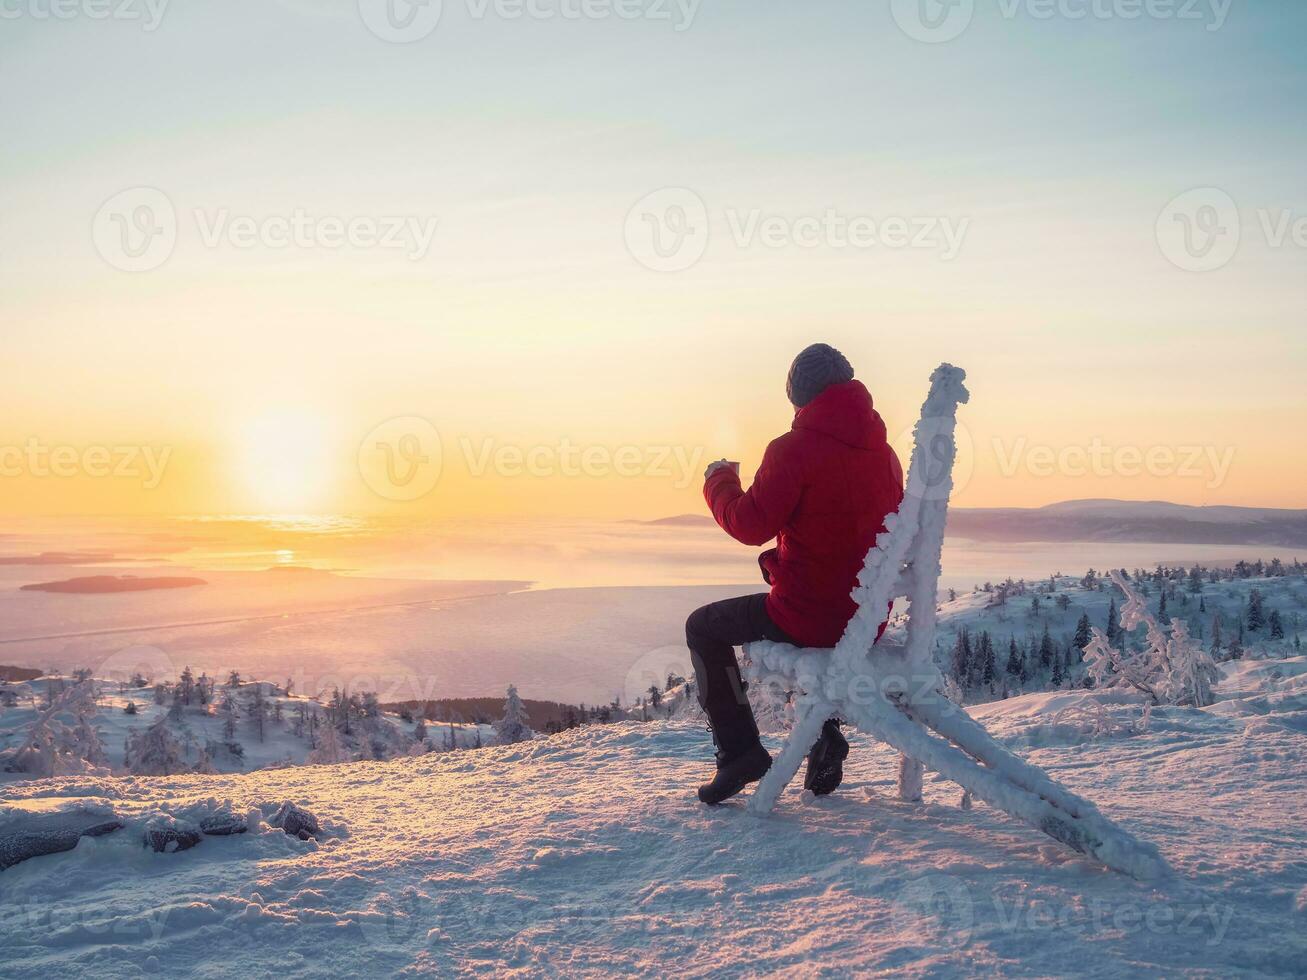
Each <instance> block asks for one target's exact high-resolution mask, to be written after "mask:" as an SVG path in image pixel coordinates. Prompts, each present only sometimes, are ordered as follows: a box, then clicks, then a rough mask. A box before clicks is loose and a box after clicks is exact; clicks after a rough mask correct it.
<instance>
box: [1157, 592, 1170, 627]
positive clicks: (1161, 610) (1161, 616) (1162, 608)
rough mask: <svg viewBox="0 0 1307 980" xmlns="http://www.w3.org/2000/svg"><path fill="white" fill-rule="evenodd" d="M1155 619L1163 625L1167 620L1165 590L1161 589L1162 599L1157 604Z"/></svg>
mask: <svg viewBox="0 0 1307 980" xmlns="http://www.w3.org/2000/svg"><path fill="white" fill-rule="evenodd" d="M1157 618H1158V620H1160V621H1161V622H1163V623H1164V622H1166V621H1167V619H1168V618H1169V617H1168V616H1167V615H1166V589H1165V588H1163V589H1162V598H1161V599H1159V600H1158V602H1157Z"/></svg>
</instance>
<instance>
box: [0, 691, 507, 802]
mask: <svg viewBox="0 0 1307 980" xmlns="http://www.w3.org/2000/svg"><path fill="white" fill-rule="evenodd" d="M90 683H91V685H92V687H93V690H94V695H95V697H94V707H95V713H94V714H92V715H90V716H89V721H90V724H91V725H92V726H93V727H94V729H95V731H96V734H97V735H98V736H99V741H100V745H101V747H102V749H103V754H104V757H105V758H104V761H105V762H106V763H107V764H108V767H109V768H111V769H112V770H113V771H114V772H126V771H127V762H126V747H127V742H128V738H129V737H130V735H131V733H133V732H143V731H144V730H146V729H148V728H149V727H150V726H151V725H153V724H155V723H156V722H160V721H161V722H162V723H163V724H164V726H165V727H166V728H167V729H168V732H169V734H170V735H171V736H172V738H173V739H175V740H176V743H177V749H178V751H179V760H178V761H179V763H180V765H181V766H183V767H185V768H188V769H189V768H193V767H194V766H195V765H197V764H198V763H199V761H200V757H201V752H202V751H205V752H206V760H205V764H206V765H208V766H210V767H212V768H213V769H215V770H217V771H218V772H242V771H248V770H252V769H263V768H268V767H276V766H294V765H303V764H304V763H305V761H306V760H307V759H308V758H309V756H310V754H311V752H312V751H313V749H314V748H315V747H316V746H317V744H318V743H319V742H320V741H321V739H320V738H319V737H318V732H319V731H320V730H321V727H322V726H323V725H325V724H326V720H325V719H326V717H327V715H328V713H329V710H330V707H329V706H330V697H328V696H323V697H320V698H317V699H315V698H309V697H303V696H299V695H295V694H289V695H288V694H286V693H285V691H284V689H280V688H277V687H276V686H275V685H273V684H271V683H269V682H266V681H244V682H242V683H240V684H239V685H238V686H237V687H235V688H232V687H230V686H228V684H227V683H226V682H223V683H221V684H219V685H218V686H217V687H216V688H215V689H214V691H213V695H212V697H211V699H210V702H209V703H208V704H201V703H200V702H199V701H198V699H197V700H196V701H195V703H193V704H190V705H187V706H185V707H183V708H181V710H178V709H177V708H176V707H174V706H173V705H172V701H173V698H172V695H171V694H170V695H168V696H167V698H166V703H163V704H160V703H157V702H156V699H155V695H154V691H153V689H152V688H149V687H145V688H137V689H132V688H128V689H124V688H123V685H122V684H120V683H118V682H115V681H112V680H107V679H96V680H92V681H91V682H90ZM72 684H73V680H72V679H71V678H63V677H42V678H39V679H37V680H33V681H26V682H23V683H18V684H6V685H0V786H3V785H4V784H5V783H6V782H14V781H18V780H25V779H28V778H30V777H29V776H28V775H26V774H25V773H22V772H7V771H5V764H4V763H5V761H6V758H7V756H8V754H9V753H10V752H11V751H12V750H15V749H18V748H19V747H20V746H21V745H23V744H24V742H25V740H26V739H27V737H28V733H29V732H30V730H31V726H32V724H33V722H34V721H36V720H37V719H38V718H39V717H41V715H42V713H43V711H44V710H45V706H46V705H47V703H48V699H49V695H50V688H51V686H52V685H53V687H54V689H55V690H60V689H67V688H68V687H70V686H71V685H72ZM256 688H257V689H258V690H257V695H258V701H259V703H260V704H261V707H262V715H263V723H262V724H259V723H258V720H257V712H256V708H255V704H256ZM4 696H8V697H10V698H12V699H13V700H14V701H15V702H16V703H14V704H13V705H12V706H6V704H5V703H4V702H3V700H2V698H3V697H4ZM228 699H230V703H231V705H232V711H231V715H232V717H231V721H230V729H229V728H228V721H227V712H226V711H225V710H224V705H225V703H226V702H227V701H228ZM129 706H130V707H132V708H133V709H134V710H135V713H133V714H128V713H127V709H128V707H129ZM362 728H363V726H362V725H361V724H360V725H356V729H357V730H356V731H354V732H353V733H351V734H341V735H339V743H340V744H339V755H340V757H341V758H351V759H352V758H357V757H358V756H359V753H360V751H361V750H362V749H363V740H364V737H365V736H364V732H363V730H362ZM368 728H369V730H370V732H371V735H370V737H368V738H367V741H368V742H369V745H368V751H370V752H372V753H373V754H376V753H377V752H379V751H380V752H384V753H385V754H386V755H397V754H402V753H406V752H413V753H417V752H419V751H446V750H448V749H449V748H450V747H451V746H452V747H456V748H459V749H468V748H474V747H477V746H480V745H483V744H485V743H487V742H489V741H493V740H494V737H495V735H494V729H493V727H492V726H491V725H489V724H480V725H478V724H472V723H466V722H462V721H459V722H453V723H446V722H436V721H429V722H427V723H426V729H425V733H424V738H423V740H422V742H421V744H420V745H419V744H418V742H417V739H416V738H415V722H414V720H412V719H407V718H401V717H400V716H399V715H397V714H394V713H393V712H388V711H380V710H378V711H376V714H375V718H372V719H369V720H368ZM229 743H231V744H235V745H237V746H239V749H238V750H237V752H233V751H231V750H230V749H229V748H228V745H229ZM206 747H207V751H206Z"/></svg>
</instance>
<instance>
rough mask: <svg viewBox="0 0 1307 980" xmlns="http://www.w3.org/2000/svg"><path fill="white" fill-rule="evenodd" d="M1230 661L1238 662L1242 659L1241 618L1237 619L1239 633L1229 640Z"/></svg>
mask: <svg viewBox="0 0 1307 980" xmlns="http://www.w3.org/2000/svg"><path fill="white" fill-rule="evenodd" d="M1229 649H1230V659H1231V660H1239V659H1241V658H1242V657H1243V617H1242V616H1240V617H1239V633H1238V635H1237V636H1235V637H1234V638H1233V639H1232V640H1230V648H1229Z"/></svg>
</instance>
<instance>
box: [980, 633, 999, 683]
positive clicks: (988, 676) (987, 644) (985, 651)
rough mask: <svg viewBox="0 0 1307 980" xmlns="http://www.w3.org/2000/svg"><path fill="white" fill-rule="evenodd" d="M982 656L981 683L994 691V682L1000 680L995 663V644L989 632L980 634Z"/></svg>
mask: <svg viewBox="0 0 1307 980" xmlns="http://www.w3.org/2000/svg"><path fill="white" fill-rule="evenodd" d="M980 654H981V661H982V665H983V666H982V670H981V677H980V681H981V683H982V684H984V685H985V686H986V687H987V688H989V689H990V690H993V688H994V681H995V680H997V679H998V669H997V666H996V664H995V662H994V661H995V656H994V642H993V640H991V639H990V637H989V631H988V630H986V631H984V632H983V633H981V634H980Z"/></svg>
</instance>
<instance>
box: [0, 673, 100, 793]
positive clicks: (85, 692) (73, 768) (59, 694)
mask: <svg viewBox="0 0 1307 980" xmlns="http://www.w3.org/2000/svg"><path fill="white" fill-rule="evenodd" d="M93 685H94V682H93V681H91V680H89V679H88V680H83V681H80V682H78V683H76V684H72V685H67V686H65V685H59V687H58V689H57V690H56V691H55V693H54V695H53V697H52V698H51V701H50V704H49V706H48V707H46V708H45V709H43V710H42V711H41V712H40V714H39V715H37V717H36V719H35V720H34V721H33V722H32V724H31V726H30V727H29V728H28V730H27V737H26V738H25V739H24V740H23V744H22V745H20V746H19V747H18V749H17V750H16V751H14V752H12V753H9V755H8V757H7V758H6V759H5V762H4V768H5V769H7V770H9V771H11V772H22V773H26V774H27V775H29V776H35V777H37V778H44V777H49V776H66V775H77V774H83V773H96V772H105V773H107V770H108V766H109V762H108V759H106V758H105V754H104V747H103V745H102V744H101V742H100V736H99V733H98V732H97V731H96V729H95V725H94V723H93V721H92V719H93V718H94V716H95V712H96V707H95V691H94V686H93Z"/></svg>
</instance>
